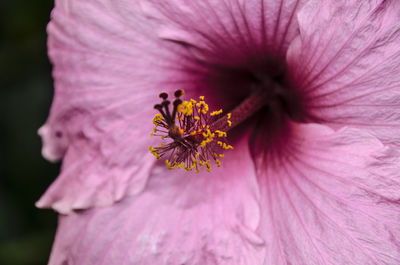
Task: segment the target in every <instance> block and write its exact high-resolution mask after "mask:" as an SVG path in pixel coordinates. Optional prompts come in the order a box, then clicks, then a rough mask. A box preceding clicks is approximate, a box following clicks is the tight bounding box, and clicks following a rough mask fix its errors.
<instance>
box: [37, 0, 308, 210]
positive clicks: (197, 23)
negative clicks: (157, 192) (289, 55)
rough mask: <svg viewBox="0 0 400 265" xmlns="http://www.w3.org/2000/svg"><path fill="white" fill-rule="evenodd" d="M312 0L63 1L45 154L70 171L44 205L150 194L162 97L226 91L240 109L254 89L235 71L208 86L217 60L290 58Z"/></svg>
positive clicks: (54, 39)
mask: <svg viewBox="0 0 400 265" xmlns="http://www.w3.org/2000/svg"><path fill="white" fill-rule="evenodd" d="M303 2H304V1H302V0H285V1H284V0H281V1H272V0H268V1H267V0H265V1H256V0H252V1H236V0H235V1H215V0H213V1H211V0H207V1H200V2H199V1H178V0H177V1H168V2H166V1H150V0H146V1H145V0H143V1H125V0H113V1H111V0H88V1H78V0H57V1H56V5H55V9H54V10H53V12H52V19H51V22H50V23H49V26H48V33H49V39H48V47H49V57H50V60H51V61H52V63H53V66H54V69H53V76H54V79H55V95H54V100H53V105H52V109H51V112H50V116H49V118H48V120H47V122H46V124H45V125H44V126H43V127H42V128H41V129H40V130H39V134H40V135H41V136H42V139H43V151H42V153H43V155H44V156H45V157H46V158H47V159H49V160H51V161H57V160H59V159H61V158H63V167H62V172H61V174H60V176H59V177H58V179H57V180H56V181H55V182H54V183H53V185H52V186H51V187H50V188H49V190H48V191H47V192H46V193H45V194H44V195H43V196H42V198H41V199H40V200H39V202H38V203H37V206H39V207H52V208H54V209H56V210H57V211H60V212H63V213H67V212H69V211H71V210H72V209H83V208H88V207H91V206H95V205H108V204H111V203H113V202H114V201H118V200H120V199H121V198H123V197H124V196H125V195H129V194H134V193H136V192H138V191H140V190H141V188H143V186H144V184H145V182H146V178H147V176H148V174H149V169H150V167H151V163H150V160H149V159H150V157H149V155H148V150H147V147H148V145H150V144H151V143H152V139H151V138H150V137H149V136H148V134H149V132H151V129H152V128H151V127H152V124H151V120H152V116H153V115H154V111H153V110H152V107H153V105H154V103H156V102H154V100H155V96H156V95H157V94H158V93H159V92H161V91H162V90H167V91H171V90H175V89H177V88H179V89H185V92H188V93H187V94H188V95H191V94H196V95H197V96H199V95H204V94H205V95H206V96H208V95H209V94H212V95H213V96H214V95H216V94H218V91H216V88H218V89H219V88H221V90H223V92H222V93H221V91H220V94H222V96H221V95H220V96H215V97H212V98H211V97H210V98H211V102H209V104H210V106H215V105H218V106H217V107H218V109H219V108H221V107H223V108H225V109H227V107H231V105H232V103H235V102H236V101H237V100H236V101H230V99H231V97H232V96H231V95H235V93H236V92H235V93H233V92H234V91H236V90H235V89H236V87H238V88H239V89H238V90H237V91H239V92H238V93H239V94H240V93H241V94H240V97H242V96H243V95H246V93H248V92H247V91H245V89H244V87H242V86H241V85H240V86H239V85H238V84H235V87H232V86H231V83H236V80H233V81H231V82H225V79H226V77H227V79H229V80H230V79H232V76H234V75H235V72H233V74H231V72H229V74H228V75H223V78H225V79H223V78H222V80H221V77H220V76H218V78H217V79H218V80H217V81H215V80H213V82H214V81H215V82H214V83H213V85H211V84H210V82H203V81H204V79H207V78H209V75H210V71H211V72H212V71H214V70H215V69H212V70H210V68H209V65H207V63H208V64H215V63H218V62H224V60H225V61H226V63H225V62H224V65H223V67H225V68H227V69H230V67H231V66H234V67H239V68H240V67H242V66H243V64H248V63H247V62H248V61H249V58H250V57H252V56H253V57H256V58H259V57H260V55H259V54H257V53H255V51H260V49H262V50H263V53H264V52H269V51H273V53H274V54H276V56H278V57H282V56H284V54H285V52H286V49H287V46H288V44H289V42H290V41H291V40H292V39H293V38H294V37H295V34H297V33H296V32H297V31H296V30H297V24H296V23H295V20H294V14H295V12H296V11H297V10H298V9H299V8H300V7H301V6H302V4H303ZM177 44H178V45H177ZM242 55H243V56H242ZM265 56H267V55H265ZM261 57H262V56H261ZM204 58H207V60H206V61H207V62H206V61H204V60H202V59H204ZM228 59H229V60H228ZM238 60H239V61H240V63H241V64H240V65H239V66H238V65H236V63H237V61H238ZM267 61H269V60H267ZM205 63H206V66H205ZM251 65H253V64H251ZM225 68H224V69H225ZM272 68H276V67H275V66H274V67H272ZM263 69H264V68H263ZM213 73H214V72H213ZM217 74H220V73H217ZM211 75H212V74H211ZM215 83H218V85H217V86H214V85H215ZM193 91H197V93H194V92H193ZM243 91H244V92H243ZM205 92H208V93H205ZM227 94H228V95H229V96H230V97H227ZM240 97H236V98H235V99H237V98H240ZM213 99H217V100H216V101H217V102H213ZM227 99H229V100H227ZM214 101H215V100H214ZM217 103H218V104H217ZM224 103H226V104H224Z"/></svg>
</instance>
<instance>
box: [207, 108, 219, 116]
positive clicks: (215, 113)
mask: <svg viewBox="0 0 400 265" xmlns="http://www.w3.org/2000/svg"><path fill="white" fill-rule="evenodd" d="M221 113H222V109H220V110H216V111H213V112H211V113H210V116H215V115H219V114H221Z"/></svg>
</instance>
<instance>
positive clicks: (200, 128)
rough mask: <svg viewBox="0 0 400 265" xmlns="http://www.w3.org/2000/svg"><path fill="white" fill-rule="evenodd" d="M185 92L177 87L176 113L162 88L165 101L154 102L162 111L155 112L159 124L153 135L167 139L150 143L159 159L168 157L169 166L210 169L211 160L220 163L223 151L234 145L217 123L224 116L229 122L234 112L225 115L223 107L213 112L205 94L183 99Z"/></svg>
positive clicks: (172, 167)
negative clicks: (170, 106)
mask: <svg viewBox="0 0 400 265" xmlns="http://www.w3.org/2000/svg"><path fill="white" fill-rule="evenodd" d="M183 94H184V92H183V90H177V91H175V93H174V96H175V100H174V101H173V109H172V113H171V112H170V109H169V105H170V101H168V100H167V99H168V94H167V93H166V92H162V93H161V94H160V95H159V97H160V98H161V99H162V100H163V101H162V102H161V104H157V105H155V106H154V108H155V109H157V110H158V111H159V112H160V113H158V114H156V115H155V116H154V119H153V124H154V125H155V127H154V129H153V132H152V133H151V136H159V137H160V138H161V140H162V141H165V143H164V142H163V143H161V144H160V145H159V146H156V147H153V146H150V147H149V150H150V152H151V154H153V155H154V156H155V157H156V158H157V159H160V158H161V157H168V159H166V160H165V163H166V165H167V167H168V169H175V168H183V169H186V170H188V171H192V170H195V171H196V172H200V168H201V167H205V169H206V171H208V172H210V171H211V163H210V161H214V162H215V164H216V165H217V167H220V166H221V161H220V160H221V159H222V158H223V157H224V155H223V154H222V153H223V152H224V151H225V150H229V149H233V147H232V146H231V145H229V144H228V143H227V142H226V141H227V132H226V131H223V130H222V129H221V128H219V127H216V126H213V124H214V123H215V122H216V121H217V120H218V119H224V120H225V123H226V126H229V122H230V115H229V117H228V116H226V115H225V118H224V117H223V115H222V113H223V111H222V109H221V110H218V111H213V112H209V107H208V104H207V103H206V102H205V100H204V96H200V97H199V100H198V101H196V100H194V99H191V100H189V101H186V100H181V99H180V97H181V96H183Z"/></svg>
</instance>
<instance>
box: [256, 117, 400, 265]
mask: <svg viewBox="0 0 400 265" xmlns="http://www.w3.org/2000/svg"><path fill="white" fill-rule="evenodd" d="M292 126H293V129H292V131H293V132H294V135H295V137H294V139H296V140H295V141H294V142H293V144H292V150H291V153H288V154H287V156H284V157H281V158H280V159H269V160H268V161H269V166H268V167H265V168H264V169H263V170H262V171H260V172H257V175H258V179H259V183H260V189H261V190H260V194H261V195H260V198H261V205H262V206H261V214H262V218H261V223H260V228H259V230H258V233H259V235H260V236H261V237H262V238H263V239H264V240H266V245H267V255H266V256H267V258H266V260H265V262H264V263H263V264H265V265H267V264H275V265H280V264H293V265H297V264H298V265H300V264H307V265H317V264H318V265H321V264H323V265H325V264H332V265H333V264H335V265H360V264H363V265H364V264H365V265H369V264H379V265H383V264H391V265H395V264H399V263H400V251H399V250H400V249H399V246H400V245H399V243H400V241H399V239H400V221H399V220H400V193H399V191H400V174H399V172H400V154H399V152H398V151H397V150H394V149H392V148H389V147H385V146H383V145H382V144H381V142H380V141H379V140H378V139H377V138H376V137H374V136H373V135H371V134H368V133H365V132H362V131H360V130H359V129H350V128H344V129H341V130H339V131H337V132H333V131H331V130H330V129H328V128H327V127H325V126H321V125H298V124H297V125H296V124H294V125H292Z"/></svg>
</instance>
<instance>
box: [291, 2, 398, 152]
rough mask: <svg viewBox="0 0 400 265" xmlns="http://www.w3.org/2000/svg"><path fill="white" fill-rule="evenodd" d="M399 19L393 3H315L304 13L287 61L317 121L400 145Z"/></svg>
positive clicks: (302, 12) (299, 17) (310, 3)
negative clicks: (367, 132)
mask: <svg viewBox="0 0 400 265" xmlns="http://www.w3.org/2000/svg"><path fill="white" fill-rule="evenodd" d="M399 20H400V5H399V2H398V1H391V0H388V1H376V0H367V1H359V0H351V1H342V0H339V1H315V0H312V1H310V2H309V3H308V4H307V5H306V7H305V8H304V9H302V10H301V12H299V14H298V22H299V27H300V37H299V38H298V39H296V41H294V42H293V44H292V45H291V47H290V49H289V51H288V59H287V61H288V68H289V75H291V76H292V79H293V83H294V86H296V87H297V88H298V90H300V91H302V93H303V94H304V95H305V97H306V98H307V99H308V100H309V103H308V106H307V109H308V110H309V111H310V112H311V113H312V114H313V116H315V117H317V118H318V120H320V121H322V122H324V123H327V124H330V125H331V126H333V127H334V128H339V127H341V126H343V125H349V126H353V127H359V128H363V129H368V130H370V131H373V132H374V134H375V135H376V136H377V137H378V138H379V139H381V140H382V141H383V143H385V144H389V145H392V146H397V147H398V146H400V134H399V129H400V89H399V87H400V74H399V73H400V45H399V42H400V23H399Z"/></svg>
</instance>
